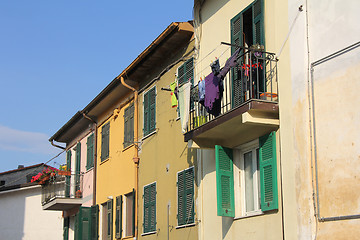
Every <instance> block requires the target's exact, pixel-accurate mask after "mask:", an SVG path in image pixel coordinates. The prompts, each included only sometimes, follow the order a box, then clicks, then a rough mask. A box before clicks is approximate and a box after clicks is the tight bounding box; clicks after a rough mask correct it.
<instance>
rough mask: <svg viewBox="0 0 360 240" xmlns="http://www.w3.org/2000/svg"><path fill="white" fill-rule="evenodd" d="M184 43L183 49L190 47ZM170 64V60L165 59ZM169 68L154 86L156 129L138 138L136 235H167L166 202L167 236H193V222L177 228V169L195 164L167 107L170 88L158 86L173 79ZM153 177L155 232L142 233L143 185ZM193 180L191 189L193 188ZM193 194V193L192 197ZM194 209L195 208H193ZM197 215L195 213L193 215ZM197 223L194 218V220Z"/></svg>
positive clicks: (176, 237)
mask: <svg viewBox="0 0 360 240" xmlns="http://www.w3.org/2000/svg"><path fill="white" fill-rule="evenodd" d="M192 47H193V45H190V46H189V47H188V50H187V51H190V50H191V49H192ZM169 64H170V62H169ZM181 64H182V63H180V64H177V65H176V66H175V67H173V68H171V69H170V71H168V72H167V73H166V74H165V75H163V76H162V77H161V78H160V80H159V81H157V82H156V83H154V84H153V85H152V86H150V87H149V88H148V89H150V88H151V87H153V86H156V92H157V95H156V132H155V133H154V134H153V135H150V136H148V137H146V138H142V139H141V144H140V150H139V154H140V155H139V156H140V165H139V212H138V216H139V239H149V240H150V239H167V231H168V228H167V216H168V215H167V206H168V204H169V205H170V213H169V225H170V229H169V230H170V239H196V238H197V234H198V233H197V224H195V225H194V226H190V227H187V228H180V229H177V228H176V227H177V218H176V215H177V186H176V181H177V179H176V178H177V172H178V171H182V170H185V169H187V168H189V167H190V166H194V165H195V169H196V151H194V150H191V149H188V148H187V143H185V142H184V136H183V135H182V133H181V126H180V120H179V119H177V113H176V108H172V107H171V100H170V92H168V91H162V90H160V89H161V88H162V87H164V88H168V87H169V84H170V83H171V82H173V81H174V80H175V72H176V69H177V67H179V66H180V65H181ZM143 96H144V92H143V93H141V94H140V95H139V102H140V106H139V111H140V112H139V115H140V122H139V133H140V135H141V136H142V137H144V136H143V130H142V129H143V104H142V102H143ZM155 181H156V191H157V195H156V221H157V224H156V229H157V233H155V234H151V235H147V236H141V234H142V233H143V211H144V210H143V198H142V196H143V187H144V186H145V185H148V184H150V183H153V182H155ZM196 184H197V183H195V191H196ZM196 197H197V195H195V198H196ZM195 212H197V209H196V208H195ZM195 219H197V215H195ZM195 223H197V220H195Z"/></svg>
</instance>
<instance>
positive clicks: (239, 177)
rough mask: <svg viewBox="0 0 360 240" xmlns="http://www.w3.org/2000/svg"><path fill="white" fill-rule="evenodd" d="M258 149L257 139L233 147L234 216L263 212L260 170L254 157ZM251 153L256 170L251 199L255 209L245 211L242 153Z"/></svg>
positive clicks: (240, 216) (257, 160) (253, 214)
mask: <svg viewBox="0 0 360 240" xmlns="http://www.w3.org/2000/svg"><path fill="white" fill-rule="evenodd" d="M258 150H259V139H255V140H253V141H251V142H248V143H245V144H242V145H240V146H239V147H237V148H235V149H234V163H233V164H234V166H233V167H234V193H235V194H234V195H235V218H243V217H249V216H255V215H261V214H264V213H263V211H262V210H261V206H260V203H261V200H260V196H261V192H260V187H261V186H260V170H259V167H260V166H259V159H257V158H256V155H257V151H258ZM249 152H251V153H252V166H253V169H254V163H255V164H256V168H257V169H256V171H255V173H254V176H253V179H254V183H253V190H254V192H253V199H254V206H255V209H254V210H253V211H246V192H245V191H246V190H245V184H246V183H245V181H246V180H245V166H244V164H245V159H244V154H246V153H249Z"/></svg>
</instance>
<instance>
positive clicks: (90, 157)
mask: <svg viewBox="0 0 360 240" xmlns="http://www.w3.org/2000/svg"><path fill="white" fill-rule="evenodd" d="M86 145H87V156H86V170H89V169H90V168H92V167H93V166H94V134H91V135H90V136H89V137H88V138H87V142H86Z"/></svg>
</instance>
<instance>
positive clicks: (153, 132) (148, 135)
mask: <svg viewBox="0 0 360 240" xmlns="http://www.w3.org/2000/svg"><path fill="white" fill-rule="evenodd" d="M155 133H157V129H155V130H154V131H152V132H151V133H149V134H147V135H146V136H144V137H143V138H142V139H141V140H142V141H144V140H145V139H147V138H148V137H150V136H152V135H154V134H155Z"/></svg>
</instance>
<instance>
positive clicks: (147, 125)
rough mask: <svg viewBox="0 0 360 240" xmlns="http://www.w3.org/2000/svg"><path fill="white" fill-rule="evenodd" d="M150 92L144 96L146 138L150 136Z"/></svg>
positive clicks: (144, 130)
mask: <svg viewBox="0 0 360 240" xmlns="http://www.w3.org/2000/svg"><path fill="white" fill-rule="evenodd" d="M149 95H150V94H149V92H147V93H145V94H144V102H143V104H144V129H143V132H144V136H146V135H147V134H149V111H150V109H149Z"/></svg>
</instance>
